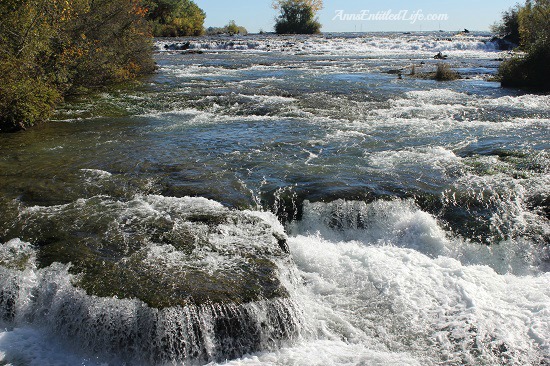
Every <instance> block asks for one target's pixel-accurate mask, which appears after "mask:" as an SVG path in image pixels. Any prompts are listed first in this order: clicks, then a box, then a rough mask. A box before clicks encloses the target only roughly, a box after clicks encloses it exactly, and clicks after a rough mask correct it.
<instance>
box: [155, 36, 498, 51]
mask: <svg viewBox="0 0 550 366" xmlns="http://www.w3.org/2000/svg"><path fill="white" fill-rule="evenodd" d="M489 39H490V37H487V36H477V35H468V36H467V35H451V34H448V35H441V34H415V35H412V36H411V35H402V34H383V35H375V34H367V35H363V36H357V35H356V36H355V37H346V36H339V35H322V36H318V37H316V38H315V39H314V40H312V39H311V38H307V39H305V38H303V37H292V36H283V37H269V36H251V37H239V38H232V39H229V40H228V39H225V38H223V37H222V38H220V37H212V38H210V39H208V40H206V41H204V40H193V39H191V40H190V41H189V44H188V45H186V46H185V47H188V48H189V49H192V50H204V51H233V52H286V53H310V54H316V53H329V54H343V55H348V54H354V55H357V54H369V55H378V56H385V55H400V54H404V55H406V54H415V55H419V54H423V55H426V54H434V53H437V52H439V51H441V52H447V53H452V54H454V55H463V56H466V55H468V56H470V57H471V56H473V55H475V56H482V57H483V55H484V54H489V55H491V54H492V55H491V56H488V57H494V54H495V52H497V49H496V46H495V44H494V43H492V42H489ZM186 42H187V41H186ZM186 42H181V43H178V42H175V43H174V42H173V41H168V40H159V41H157V49H158V50H159V51H172V50H178V49H182V48H183V47H184V43H186Z"/></svg>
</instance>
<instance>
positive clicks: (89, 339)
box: [0, 32, 550, 366]
mask: <svg viewBox="0 0 550 366" xmlns="http://www.w3.org/2000/svg"><path fill="white" fill-rule="evenodd" d="M156 46H157V54H156V59H157V62H158V65H159V69H158V72H157V73H156V74H155V75H154V76H153V77H151V78H150V79H148V80H145V82H144V83H143V84H142V85H140V86H137V87H135V88H126V89H120V90H113V91H109V92H105V93H103V94H101V95H98V96H95V97H88V98H83V99H79V100H74V101H71V102H68V103H66V104H65V105H64V106H62V107H61V108H60V110H59V111H58V112H57V114H56V116H55V118H54V120H53V121H51V122H50V123H49V124H48V125H47V126H44V127H41V128H38V129H35V130H31V131H28V132H25V133H21V134H14V135H6V136H0V156H1V157H0V178H1V179H0V192H2V194H1V196H0V365H14V366H17V365H28V366H35V365H36V366H38V365H40V366H44V365H52V366H54V365H55V366H57V365H59V366H64V365H67V366H68V365H90V366H95V365H98V366H99V365H102V366H103V365H143V366H152V365H155V366H156V365H319V366H321V365H365V366H367V365H533V366H534V365H549V364H550V216H549V213H550V209H549V197H550V196H549V194H550V192H549V190H550V156H549V155H548V149H549V147H550V133H549V126H550V96H548V95H543V94H534V93H531V92H528V91H520V90H513V89H502V88H500V85H499V84H498V83H496V82H494V81H492V77H493V76H494V75H495V73H496V71H497V68H498V65H499V63H500V61H499V60H500V59H501V58H502V57H506V53H503V52H499V51H498V50H497V49H496V46H495V45H494V44H492V43H491V42H490V37H489V36H488V35H485V34H470V35H463V34H462V35H455V34H447V33H439V32H438V33H422V34H406V35H403V34H397V33H388V34H353V35H343V34H335V35H323V36H313V37H275V36H269V35H262V36H250V37H241V38H227V37H215V38H196V39H176V40H173V39H159V40H157V42H156ZM189 50H191V51H193V52H189ZM195 51H201V52H195ZM439 51H441V52H444V53H446V54H448V56H449V59H448V61H446V62H448V63H449V64H450V65H451V66H452V67H453V68H454V69H455V70H457V71H458V72H459V73H460V74H461V75H462V76H463V78H462V79H461V80H457V81H453V82H435V81H432V80H425V79H419V78H413V77H410V76H408V75H407V74H408V73H410V70H411V66H412V65H415V66H416V67H417V70H420V71H422V70H426V71H430V70H431V69H433V68H434V67H435V65H436V63H437V61H435V60H434V59H433V55H434V54H435V53H437V52H439ZM392 70H400V73H401V74H402V76H404V77H398V76H397V74H396V73H395V72H390V71H392Z"/></svg>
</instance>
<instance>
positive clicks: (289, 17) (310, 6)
mask: <svg viewBox="0 0 550 366" xmlns="http://www.w3.org/2000/svg"><path fill="white" fill-rule="evenodd" d="M322 6H323V2H322V0H277V1H275V2H274V3H273V7H274V8H275V9H278V10H279V11H280V14H279V17H278V18H277V21H276V23H275V32H276V33H278V34H288V33H292V34H314V33H319V32H320V30H321V24H320V23H319V21H318V20H317V19H316V18H315V14H316V12H317V11H318V10H320V9H321V8H322Z"/></svg>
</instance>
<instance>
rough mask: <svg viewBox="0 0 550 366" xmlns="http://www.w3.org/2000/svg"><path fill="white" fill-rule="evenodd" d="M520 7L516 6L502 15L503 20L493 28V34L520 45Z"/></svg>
mask: <svg viewBox="0 0 550 366" xmlns="http://www.w3.org/2000/svg"><path fill="white" fill-rule="evenodd" d="M520 10H521V6H520V5H516V6H514V7H513V8H510V9H508V10H506V11H505V12H503V13H502V19H501V20H500V21H499V22H497V23H495V24H493V25H492V26H491V32H493V33H494V34H495V35H497V36H498V37H501V38H504V39H506V40H508V41H510V42H512V43H514V44H516V45H519V43H520V36H519V12H520Z"/></svg>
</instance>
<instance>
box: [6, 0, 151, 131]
mask: <svg viewBox="0 0 550 366" xmlns="http://www.w3.org/2000/svg"><path fill="white" fill-rule="evenodd" d="M147 12H148V9H147V7H146V4H145V3H143V2H142V1H141V0H96V1H87V0H73V1H61V0H2V2H0V131H2V132H5V131H16V130H20V129H26V128H27V127H29V126H32V125H34V124H36V123H38V122H40V121H43V120H46V119H48V118H49V117H50V116H51V114H52V112H53V110H54V108H55V106H56V104H57V103H58V102H59V101H61V100H62V98H63V96H66V95H68V94H75V93H80V92H82V91H84V90H90V89H95V88H97V87H101V86H104V85H108V84H112V83H117V82H123V81H127V80H131V79H134V78H136V77H139V76H140V75H143V74H146V73H150V72H152V71H153V70H154V68H155V65H154V61H153V59H152V38H151V32H150V27H149V25H148V22H147V19H146V14H147Z"/></svg>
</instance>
